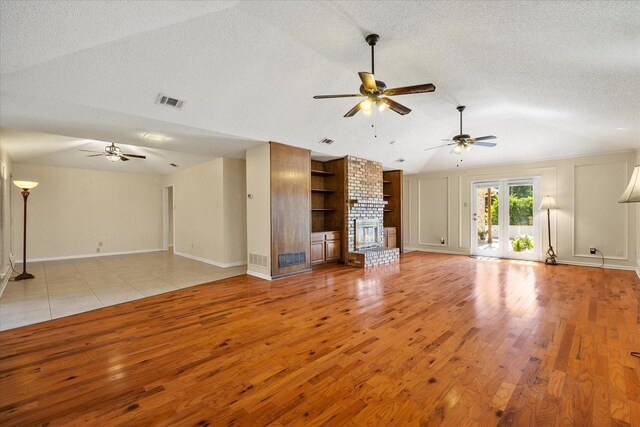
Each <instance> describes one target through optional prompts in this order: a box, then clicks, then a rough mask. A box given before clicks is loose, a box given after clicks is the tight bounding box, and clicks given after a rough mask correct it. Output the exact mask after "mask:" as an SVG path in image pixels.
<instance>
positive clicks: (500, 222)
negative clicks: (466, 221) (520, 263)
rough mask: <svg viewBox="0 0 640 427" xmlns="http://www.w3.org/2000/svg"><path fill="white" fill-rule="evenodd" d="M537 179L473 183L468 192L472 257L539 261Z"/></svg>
mask: <svg viewBox="0 0 640 427" xmlns="http://www.w3.org/2000/svg"><path fill="white" fill-rule="evenodd" d="M538 193H539V191H538V179H537V178H526V179H509V180H495V181H486V182H475V183H473V188H472V192H471V197H472V200H471V207H472V211H471V251H472V253H473V254H474V255H480V256H491V257H498V258H514V259H525V260H536V261H537V260H539V259H540V256H539V254H540V253H541V252H540V247H539V245H540V244H541V239H540V235H539V233H540V230H539V228H540V227H539V220H538V216H539V210H538V209H537V208H536V207H537V206H538V205H539V204H540V202H539V198H540V196H539V194H538Z"/></svg>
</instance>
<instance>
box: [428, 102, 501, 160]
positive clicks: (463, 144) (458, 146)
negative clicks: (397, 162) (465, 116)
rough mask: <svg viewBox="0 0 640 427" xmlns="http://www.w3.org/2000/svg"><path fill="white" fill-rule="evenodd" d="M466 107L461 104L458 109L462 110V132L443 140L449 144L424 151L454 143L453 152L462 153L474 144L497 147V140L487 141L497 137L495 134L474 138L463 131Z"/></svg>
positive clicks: (432, 148) (433, 148)
mask: <svg viewBox="0 0 640 427" xmlns="http://www.w3.org/2000/svg"><path fill="white" fill-rule="evenodd" d="M465 108H466V107H465V106H464V105H459V106H458V107H456V109H457V110H458V111H459V112H460V134H459V135H456V136H454V137H453V139H443V141H447V142H448V144H443V145H438V146H437V147H431V148H425V150H424V151H428V150H435V149H436V148H441V147H448V146H450V145H454V146H455V147H453V150H451V153H452V154H460V153H462V150H465V151H469V150H471V148H473V146H478V147H495V146H496V145H498V144H497V143H495V142H485V141H489V140H491V139H496V137H495V136H493V135H487V136H479V137H477V138H472V137H471V136H469V135H468V134H466V133H462V112H463V111H464V109H465Z"/></svg>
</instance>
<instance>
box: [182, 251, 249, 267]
mask: <svg viewBox="0 0 640 427" xmlns="http://www.w3.org/2000/svg"><path fill="white" fill-rule="evenodd" d="M173 254H174V255H178V256H182V257H185V258H189V259H192V260H195V261H200V262H204V263H205V264H210V265H215V266H216V267H221V268H228V267H237V266H240V265H246V264H247V262H246V261H237V262H227V263H224V262H218V261H213V260H211V259H207V258H201V257H199V256H195V255H189V254H185V253H184V252H178V251H175V250H174V251H173Z"/></svg>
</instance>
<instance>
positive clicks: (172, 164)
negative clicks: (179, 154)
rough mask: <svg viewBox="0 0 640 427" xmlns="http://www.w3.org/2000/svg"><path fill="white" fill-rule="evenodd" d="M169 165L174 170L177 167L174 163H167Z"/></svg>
mask: <svg viewBox="0 0 640 427" xmlns="http://www.w3.org/2000/svg"><path fill="white" fill-rule="evenodd" d="M169 165H171V166H173V167H174V168H177V167H178V165H176V164H175V163H169Z"/></svg>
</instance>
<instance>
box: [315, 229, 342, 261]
mask: <svg viewBox="0 0 640 427" xmlns="http://www.w3.org/2000/svg"><path fill="white" fill-rule="evenodd" d="M339 259H340V232H339V231H323V232H318V233H311V264H314V265H315V264H322V263H325V262H331V261H337V260H339Z"/></svg>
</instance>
